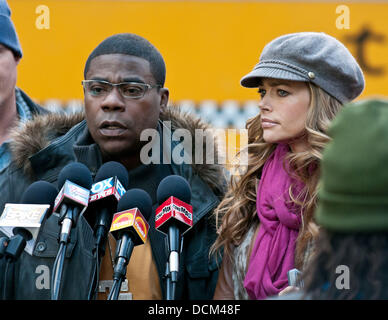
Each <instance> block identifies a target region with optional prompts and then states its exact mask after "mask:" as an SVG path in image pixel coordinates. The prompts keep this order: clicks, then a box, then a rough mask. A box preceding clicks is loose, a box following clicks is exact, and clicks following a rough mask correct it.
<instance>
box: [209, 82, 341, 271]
mask: <svg viewBox="0 0 388 320" xmlns="http://www.w3.org/2000/svg"><path fill="white" fill-rule="evenodd" d="M307 85H308V87H309V90H310V97H311V99H310V106H309V108H308V112H307V118H306V126H305V136H306V137H307V141H308V145H309V149H308V150H307V151H305V152H298V153H292V152H290V153H289V154H288V155H287V159H288V160H289V163H290V169H291V170H292V172H293V174H294V175H296V177H297V178H299V179H300V180H301V181H303V182H304V184H305V187H304V189H303V190H302V192H301V194H300V195H297V196H296V197H295V196H293V194H292V192H291V189H292V186H291V187H290V190H289V192H290V196H291V199H292V201H294V202H295V203H297V204H299V205H301V207H302V212H303V214H302V226H301V229H300V232H299V236H298V239H297V241H296V252H295V265H296V267H297V268H302V266H303V261H304V260H305V256H304V255H305V251H306V249H307V246H308V244H309V243H310V241H311V240H313V239H314V238H315V237H316V235H317V233H318V227H317V225H316V224H315V223H314V219H313V212H314V208H315V205H316V202H317V192H318V190H317V189H318V180H319V175H320V166H319V162H320V160H321V158H322V151H323V149H324V147H325V146H326V144H327V143H328V142H329V141H330V138H329V136H327V134H326V132H327V129H328V127H329V125H330V122H331V121H332V120H333V119H334V117H335V116H336V114H337V112H338V111H339V110H340V108H341V106H342V104H341V103H340V102H339V101H338V100H337V99H335V98H333V97H332V96H330V95H329V94H327V93H326V92H325V91H323V90H322V89H321V88H319V87H318V86H316V85H314V84H312V83H307ZM246 128H247V130H248V145H247V146H246V148H248V168H247V171H246V173H245V174H244V175H242V176H241V177H239V176H236V175H235V176H232V178H231V181H230V184H229V188H228V192H227V193H226V195H225V197H224V199H223V200H222V202H221V203H220V204H219V205H218V207H217V208H216V209H215V211H214V214H215V218H216V222H217V230H218V231H217V232H218V237H217V239H216V241H215V243H214V244H213V246H212V248H211V251H210V252H211V253H212V254H215V253H217V252H218V253H219V252H220V249H221V248H223V249H224V256H226V257H227V258H232V248H233V246H237V245H239V244H240V243H241V241H242V240H243V239H244V236H245V234H246V232H247V231H248V230H249V229H250V227H251V226H252V225H254V224H258V223H259V220H258V218H257V212H256V186H257V179H258V178H259V177H260V174H261V170H262V168H263V165H264V163H265V161H266V160H267V159H268V157H269V156H270V155H271V153H272V152H273V151H274V149H275V147H276V144H272V143H266V142H265V141H264V139H263V130H262V128H261V120H260V113H259V114H258V115H257V116H255V117H254V118H251V119H249V120H248V121H247V124H246ZM241 152H242V151H240V153H241Z"/></svg>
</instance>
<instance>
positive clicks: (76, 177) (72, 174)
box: [58, 162, 93, 190]
mask: <svg viewBox="0 0 388 320" xmlns="http://www.w3.org/2000/svg"><path fill="white" fill-rule="evenodd" d="M66 180H69V181H71V182H73V183H75V184H77V185H79V186H80V187H83V188H85V189H90V188H91V186H92V184H93V179H92V175H91V173H90V170H89V168H88V167H87V166H85V165H84V164H83V163H80V162H72V163H69V164H68V165H66V166H64V167H63V168H62V170H61V172H60V173H59V176H58V188H59V190H61V189H62V187H63V185H64V184H65V182H66Z"/></svg>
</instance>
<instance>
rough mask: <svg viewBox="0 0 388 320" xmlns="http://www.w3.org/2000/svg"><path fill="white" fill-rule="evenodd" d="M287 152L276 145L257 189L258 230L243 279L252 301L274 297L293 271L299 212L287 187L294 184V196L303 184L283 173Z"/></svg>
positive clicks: (286, 148) (299, 218) (283, 286)
mask: <svg viewBox="0 0 388 320" xmlns="http://www.w3.org/2000/svg"><path fill="white" fill-rule="evenodd" d="M288 150H289V149H288V145H286V144H278V146H277V147H276V149H275V151H274V152H273V153H272V155H271V156H270V157H269V158H268V160H267V161H266V162H265V164H264V167H263V173H262V176H261V180H260V182H259V186H258V190H257V200H256V208H257V213H258V216H259V220H260V229H259V232H258V235H257V237H256V242H255V244H254V246H253V249H252V253H251V257H250V260H249V266H248V270H247V274H246V276H245V280H244V286H245V289H246V290H247V292H248V295H249V297H250V298H251V299H265V298H266V297H269V296H273V295H277V294H278V293H279V292H280V291H281V290H282V289H284V288H285V287H287V286H288V280H287V271H288V270H290V269H293V268H294V253H295V242H296V238H297V236H298V232H299V227H300V225H301V212H300V211H301V210H300V207H299V206H297V205H295V204H294V203H292V202H291V199H290V196H289V187H290V185H291V183H293V188H292V190H293V194H294V196H295V195H298V194H299V193H300V191H301V190H302V188H303V183H301V182H299V181H296V180H294V179H292V178H291V177H290V176H289V175H288V174H287V172H286V171H285V170H284V164H283V163H284V158H285V156H286V154H287V152H288ZM286 165H287V166H288V163H286ZM287 169H289V167H287Z"/></svg>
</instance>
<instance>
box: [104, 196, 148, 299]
mask: <svg viewBox="0 0 388 320" xmlns="http://www.w3.org/2000/svg"><path fill="white" fill-rule="evenodd" d="M117 210H118V212H117V213H116V214H115V215H114V216H113V219H112V226H111V228H110V232H111V234H112V235H113V236H114V237H115V239H116V241H118V242H117V248H116V255H115V268H114V272H113V280H114V284H113V286H112V288H111V291H110V293H109V296H108V300H116V299H117V298H118V295H119V292H120V288H121V283H122V281H123V280H124V279H125V275H126V271H127V265H128V262H129V259H130V257H131V254H132V251H133V248H134V246H136V245H140V244H144V243H145V242H146V239H147V234H148V230H149V224H148V222H147V221H148V219H149V218H150V217H151V213H152V200H151V197H150V196H149V194H148V193H147V192H145V191H144V190H142V189H131V190H128V191H127V192H126V193H125V194H124V195H123V197H122V198H121V199H120V201H119V203H118V204H117Z"/></svg>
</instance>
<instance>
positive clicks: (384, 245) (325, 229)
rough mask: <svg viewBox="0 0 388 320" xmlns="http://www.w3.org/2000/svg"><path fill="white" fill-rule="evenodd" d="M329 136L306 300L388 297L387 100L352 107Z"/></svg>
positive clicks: (304, 277)
mask: <svg viewBox="0 0 388 320" xmlns="http://www.w3.org/2000/svg"><path fill="white" fill-rule="evenodd" d="M329 135H330V137H331V138H332V141H331V142H330V143H329V144H328V145H327V147H326V149H325V151H324V152H323V159H322V167H321V168H322V174H321V180H320V190H319V196H318V198H319V200H318V205H317V209H316V211H315V217H316V221H317V222H318V224H319V225H320V235H319V237H318V239H317V243H316V252H315V255H314V257H313V258H312V260H311V263H310V264H309V265H308V266H307V268H306V270H305V272H304V275H303V280H304V298H306V297H308V298H311V299H388V275H387V270H388V268H387V267H388V100H382V99H380V100H378V99H368V100H364V101H360V102H355V103H351V104H348V105H347V106H345V107H344V108H343V110H342V111H341V112H340V113H339V115H338V116H337V118H336V119H335V120H334V121H333V122H332V125H331V127H330V129H329Z"/></svg>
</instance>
